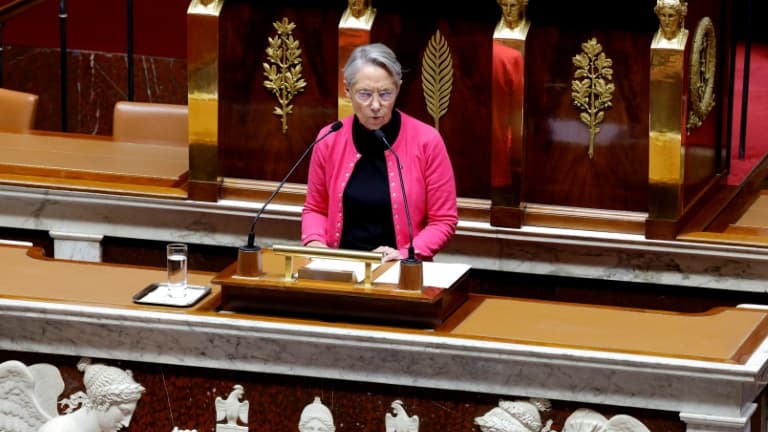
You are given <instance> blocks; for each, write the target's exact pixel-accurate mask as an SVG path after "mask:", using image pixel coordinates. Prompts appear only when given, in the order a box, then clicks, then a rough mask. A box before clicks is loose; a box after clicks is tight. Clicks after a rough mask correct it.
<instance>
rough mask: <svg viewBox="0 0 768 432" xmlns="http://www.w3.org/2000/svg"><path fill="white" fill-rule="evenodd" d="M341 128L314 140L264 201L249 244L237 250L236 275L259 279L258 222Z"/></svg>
mask: <svg viewBox="0 0 768 432" xmlns="http://www.w3.org/2000/svg"><path fill="white" fill-rule="evenodd" d="M341 127H342V123H341V122H340V121H337V122H336V123H334V124H332V125H331V128H330V129H328V131H327V132H326V133H325V134H323V135H322V136H320V137H319V138H317V139H316V140H314V141H313V142H312V144H310V145H309V146H308V147H307V149H306V150H304V153H302V154H301V156H299V159H297V160H296V162H295V163H294V164H293V166H292V167H291V169H290V170H288V174H286V175H285V177H283V179H282V180H281V181H280V183H279V184H278V185H277V187H276V188H275V190H274V191H273V192H272V195H270V196H269V198H267V200H266V201H264V204H263V205H262V206H261V208H260V209H259V212H258V213H257V214H256V217H254V218H253V222H252V223H251V230H250V232H248V243H247V244H246V245H245V246H240V248H239V249H238V250H237V270H236V271H235V274H236V275H238V276H242V277H257V276H259V275H261V274H262V273H263V271H262V265H261V264H262V263H261V246H258V245H256V244H254V243H255V238H256V222H258V221H259V219H260V218H261V214H262V213H264V210H266V208H267V206H268V205H269V203H271V202H272V200H273V199H274V198H275V196H277V193H278V192H280V189H282V188H283V186H284V185H285V182H287V181H288V178H289V177H291V174H293V172H294V171H295V170H296V168H297V167H298V166H299V164H300V163H301V161H303V160H304V158H305V157H307V155H308V154H309V152H310V151H311V150H312V149H313V148H314V147H315V144H317V143H318V142H320V141H322V140H323V139H324V138H325V137H327V136H328V135H330V134H332V133H334V132H336V131H338V130H339V129H341Z"/></svg>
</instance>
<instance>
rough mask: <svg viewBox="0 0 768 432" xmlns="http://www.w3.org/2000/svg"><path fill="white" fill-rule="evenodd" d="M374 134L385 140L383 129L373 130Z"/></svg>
mask: <svg viewBox="0 0 768 432" xmlns="http://www.w3.org/2000/svg"><path fill="white" fill-rule="evenodd" d="M373 134H374V135H376V138H378V139H380V140H384V132H382V131H381V129H376V130H375V131H373Z"/></svg>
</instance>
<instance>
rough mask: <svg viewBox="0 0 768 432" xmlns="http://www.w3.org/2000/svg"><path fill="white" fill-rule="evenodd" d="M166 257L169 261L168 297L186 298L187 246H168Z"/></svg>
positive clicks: (177, 244) (173, 244)
mask: <svg viewBox="0 0 768 432" xmlns="http://www.w3.org/2000/svg"><path fill="white" fill-rule="evenodd" d="M166 257H167V259H168V260H167V263H168V296H169V297H175V298H179V297H184V296H186V294H187V245H186V244H184V243H170V244H168V246H167V247H166Z"/></svg>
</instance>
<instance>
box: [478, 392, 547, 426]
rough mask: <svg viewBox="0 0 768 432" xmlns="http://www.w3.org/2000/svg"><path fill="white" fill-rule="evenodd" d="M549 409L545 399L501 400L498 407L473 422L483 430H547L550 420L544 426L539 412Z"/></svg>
mask: <svg viewBox="0 0 768 432" xmlns="http://www.w3.org/2000/svg"><path fill="white" fill-rule="evenodd" d="M549 409H550V404H549V401H548V400H545V399H529V400H516V401H504V400H502V401H500V402H499V406H498V407H495V408H493V409H491V410H490V411H488V412H487V413H485V415H483V416H482V417H477V418H475V423H476V424H477V425H478V426H480V430H482V431H483V432H547V431H548V430H549V424H550V423H551V421H550V422H548V424H547V427H544V425H543V424H542V422H541V414H540V412H542V411H548V410H549Z"/></svg>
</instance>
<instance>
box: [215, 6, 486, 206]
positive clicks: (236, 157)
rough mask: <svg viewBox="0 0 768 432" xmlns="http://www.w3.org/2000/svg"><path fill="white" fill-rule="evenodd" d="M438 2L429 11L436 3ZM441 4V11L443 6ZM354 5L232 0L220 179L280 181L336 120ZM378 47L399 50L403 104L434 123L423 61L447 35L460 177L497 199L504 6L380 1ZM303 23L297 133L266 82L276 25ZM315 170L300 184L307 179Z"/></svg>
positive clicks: (225, 41)
mask: <svg viewBox="0 0 768 432" xmlns="http://www.w3.org/2000/svg"><path fill="white" fill-rule="evenodd" d="M427 6H429V5H427ZM435 6H437V5H435ZM344 7H345V4H344V3H343V2H340V3H339V4H338V7H330V6H325V7H319V6H313V5H308V4H307V2H279V3H278V2H259V3H253V2H245V1H237V0H235V1H230V2H227V4H226V5H225V9H224V12H223V13H222V17H221V26H222V34H221V38H222V42H221V77H220V78H221V86H220V104H221V108H220V116H221V121H220V133H219V147H220V153H219V157H220V173H221V174H222V175H223V176H224V177H238V178H245V179H254V180H275V181H276V180H279V179H280V178H281V177H283V176H284V175H285V174H286V173H287V172H288V170H289V169H290V167H291V166H292V164H293V163H294V161H295V160H296V159H297V158H298V157H299V155H300V154H301V153H302V152H303V151H304V150H305V149H306V147H307V145H309V143H310V142H312V140H313V139H314V138H315V136H316V134H317V132H318V130H319V129H320V128H321V127H322V126H323V125H325V124H328V123H331V122H333V121H334V120H335V119H336V114H337V94H336V93H337V91H336V86H337V67H338V62H337V56H338V46H337V42H338V41H337V39H338V22H339V19H340V18H341V14H342V12H343V10H344ZM376 8H377V10H378V13H377V15H376V20H375V22H374V25H373V28H372V30H371V41H372V42H383V43H386V44H387V45H389V46H390V47H391V48H392V49H393V50H394V51H395V52H396V53H397V54H398V57H399V59H400V61H401V63H402V64H403V69H404V77H403V88H402V91H401V93H400V96H399V97H398V101H397V107H398V108H400V109H402V110H403V111H405V112H407V113H408V114H411V115H413V116H415V117H417V118H419V119H421V120H423V121H425V122H427V123H429V124H434V122H433V119H432V117H431V115H430V114H429V113H428V112H427V109H426V105H425V103H424V96H423V93H422V87H421V62H422V56H423V52H424V50H425V49H426V46H427V44H428V42H429V39H430V38H431V37H432V36H433V35H434V34H435V32H436V31H437V30H439V31H440V33H441V34H442V36H443V37H444V38H445V39H446V41H447V43H448V45H449V48H450V50H451V57H452V61H453V67H454V78H453V92H452V94H451V103H450V106H449V109H448V113H447V114H446V115H445V116H444V117H442V118H440V122H439V129H440V132H441V133H442V135H443V137H444V139H445V141H446V145H447V147H448V151H449V153H450V155H451V158H452V161H453V167H454V171H455V172H456V178H457V187H458V192H459V195H460V196H462V197H469V198H487V197H488V196H489V192H490V191H489V166H490V147H489V145H488V143H489V141H490V111H489V104H490V61H491V42H492V32H493V26H494V25H495V20H496V19H497V17H496V14H497V13H498V12H497V8H498V7H497V5H495V4H493V3H489V5H486V6H483V7H479V8H477V9H476V10H470V11H468V12H467V11H465V9H460V8H458V7H456V6H453V7H447V6H446V5H440V6H439V7H436V8H429V7H426V8H424V9H419V10H414V9H412V8H411V7H410V6H409V5H408V4H407V3H406V2H393V3H386V4H381V5H378V4H377V5H376ZM283 17H287V18H288V19H289V20H290V21H292V22H294V23H296V29H295V30H294V37H295V38H296V39H297V40H299V42H300V44H301V48H302V50H303V54H302V59H303V75H304V79H305V80H306V81H307V87H306V89H305V90H304V91H303V92H301V93H299V94H298V95H296V96H295V98H294V100H293V103H294V113H293V114H291V115H289V116H288V132H287V133H286V134H283V133H282V131H281V124H280V118H279V117H278V116H276V115H274V114H272V111H273V107H274V106H275V105H276V103H277V99H276V98H275V97H274V96H273V95H272V94H271V93H269V92H268V91H267V90H266V89H265V88H264V86H263V84H262V83H263V81H264V75H263V67H262V63H263V62H265V61H266V56H265V52H264V50H265V48H266V44H267V38H268V37H273V36H274V28H273V27H272V22H274V21H278V20H280V19H282V18H283ZM306 172H307V164H306V163H305V164H303V165H302V166H300V167H299V168H298V169H297V170H296V172H295V173H294V175H293V176H292V177H291V181H292V182H297V183H303V182H306Z"/></svg>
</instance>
